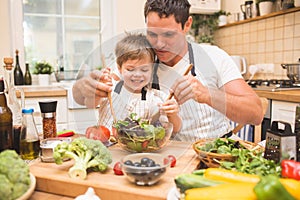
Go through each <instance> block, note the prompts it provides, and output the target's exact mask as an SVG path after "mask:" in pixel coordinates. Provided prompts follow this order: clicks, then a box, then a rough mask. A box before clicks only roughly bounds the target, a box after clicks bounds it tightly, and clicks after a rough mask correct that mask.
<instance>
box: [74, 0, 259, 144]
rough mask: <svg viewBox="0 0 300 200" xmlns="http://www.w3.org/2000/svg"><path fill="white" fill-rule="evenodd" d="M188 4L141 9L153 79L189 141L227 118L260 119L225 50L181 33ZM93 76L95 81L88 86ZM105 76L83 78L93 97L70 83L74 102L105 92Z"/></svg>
mask: <svg viewBox="0 0 300 200" xmlns="http://www.w3.org/2000/svg"><path fill="white" fill-rule="evenodd" d="M189 8H190V4H189V2H188V0H147V1H146V3H145V8H144V15H145V22H146V24H147V38H148V40H149V42H150V43H151V45H152V46H153V48H154V50H155V53H156V54H157V58H158V61H157V62H158V63H159V67H158V71H157V75H158V79H159V80H158V81H159V84H160V85H161V89H162V90H165V91H168V90H169V91H170V92H171V93H173V94H174V98H175V99H176V100H177V101H178V103H179V104H180V105H181V106H180V113H179V114H180V115H181V117H182V120H183V123H182V125H183V127H182V129H181V131H180V133H178V134H177V135H176V138H175V139H178V140H184V141H195V140H197V139H199V138H207V137H221V136H222V135H224V134H225V133H227V132H229V131H230V129H231V127H230V125H229V119H230V120H232V121H235V122H238V123H243V124H253V125H258V124H260V123H261V121H262V119H263V112H262V105H261V102H260V99H259V98H258V96H257V95H256V93H255V92H254V91H253V90H252V89H251V88H250V87H249V86H248V85H247V83H246V82H245V81H244V80H243V78H242V76H241V75H240V73H239V71H238V69H237V67H236V66H235V64H234V62H233V61H232V59H231V58H230V57H229V56H228V54H227V53H225V52H224V51H223V50H221V49H219V48H218V47H216V46H210V45H199V44H196V43H193V44H189V43H188V42H187V41H186V37H185V35H186V34H187V33H188V31H189V29H190V27H191V25H192V21H193V19H192V17H191V16H189ZM190 63H191V64H193V65H194V67H193V69H192V71H191V74H189V75H188V76H182V74H183V72H184V71H185V70H186V67H187V66H188V65H189V64H190ZM97 76H98V77H100V83H99V82H98V83H95V82H94V83H93V84H94V85H91V84H90V83H92V82H93V81H92V79H96V78H97ZM106 79H107V77H105V76H101V73H100V72H97V74H96V73H94V74H91V76H90V77H88V78H86V79H85V80H82V81H81V82H82V83H84V82H85V81H86V82H85V83H89V87H88V88H90V89H89V90H93V89H94V88H95V87H97V88H98V89H99V90H97V91H96V98H94V99H88V98H85V99H84V98H83V97H82V96H84V93H85V90H84V89H83V88H84V85H82V84H79V83H76V84H75V85H74V88H73V91H74V93H81V95H79V96H81V97H80V98H78V100H80V101H79V102H84V103H85V104H86V105H93V104H94V103H95V102H97V98H101V97H105V96H106V95H107V92H109V91H111V89H110V85H109V84H103V83H104V82H106V81H109V80H106ZM87 80H90V81H87ZM80 88H82V89H83V90H80ZM78 90H79V91H78ZM94 93H95V92H94ZM75 96H78V95H75Z"/></svg>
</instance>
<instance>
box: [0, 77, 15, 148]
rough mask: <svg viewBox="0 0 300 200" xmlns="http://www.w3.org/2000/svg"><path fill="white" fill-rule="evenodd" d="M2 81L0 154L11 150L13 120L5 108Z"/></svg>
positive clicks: (9, 111) (0, 89) (2, 84)
mask: <svg viewBox="0 0 300 200" xmlns="http://www.w3.org/2000/svg"><path fill="white" fill-rule="evenodd" d="M4 89H5V86H4V81H3V78H1V79H0V152H1V151H3V150H5V149H13V133H12V132H13V128H12V125H13V120H12V112H11V110H10V108H9V107H8V106H7V100H6V96H5V93H4Z"/></svg>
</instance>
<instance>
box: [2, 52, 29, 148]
mask: <svg viewBox="0 0 300 200" xmlns="http://www.w3.org/2000/svg"><path fill="white" fill-rule="evenodd" d="M3 60H4V63H5V65H4V69H5V71H4V72H5V75H6V76H5V77H6V82H7V89H6V90H7V91H8V95H7V100H8V101H7V105H8V107H9V108H10V110H11V112H12V115H13V123H12V124H13V148H14V150H16V152H17V153H19V152H20V151H19V146H20V145H19V143H20V132H21V126H22V111H21V108H22V107H23V106H24V104H25V95H24V91H23V89H22V88H16V87H14V80H13V72H12V69H13V58H11V57H7V58H4V59H3ZM17 93H19V94H20V96H21V102H20V101H19V99H18V98H17ZM20 103H21V104H20Z"/></svg>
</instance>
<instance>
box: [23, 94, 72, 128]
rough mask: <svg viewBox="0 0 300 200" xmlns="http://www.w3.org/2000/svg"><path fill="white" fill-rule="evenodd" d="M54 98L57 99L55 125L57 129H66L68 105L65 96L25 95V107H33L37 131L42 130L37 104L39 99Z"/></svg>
mask: <svg viewBox="0 0 300 200" xmlns="http://www.w3.org/2000/svg"><path fill="white" fill-rule="evenodd" d="M47 100H55V101H57V107H56V127H57V130H58V131H60V130H63V129H68V107H67V99H66V97H53V98H49V97H34V98H30V97H26V98H25V107H26V108H33V109H34V113H33V116H34V120H35V123H36V126H37V129H38V132H39V133H41V132H43V119H42V115H41V110H40V106H39V101H47Z"/></svg>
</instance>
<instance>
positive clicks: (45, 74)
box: [33, 61, 54, 85]
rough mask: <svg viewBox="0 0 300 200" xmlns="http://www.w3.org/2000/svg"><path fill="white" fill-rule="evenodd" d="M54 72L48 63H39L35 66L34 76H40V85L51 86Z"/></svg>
mask: <svg viewBox="0 0 300 200" xmlns="http://www.w3.org/2000/svg"><path fill="white" fill-rule="evenodd" d="M53 71H54V69H53V67H52V66H51V65H50V64H49V63H48V62H46V61H42V62H37V63H36V64H35V65H34V70H33V74H36V75H38V82H39V85H49V84H50V75H51V74H52V72H53Z"/></svg>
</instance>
